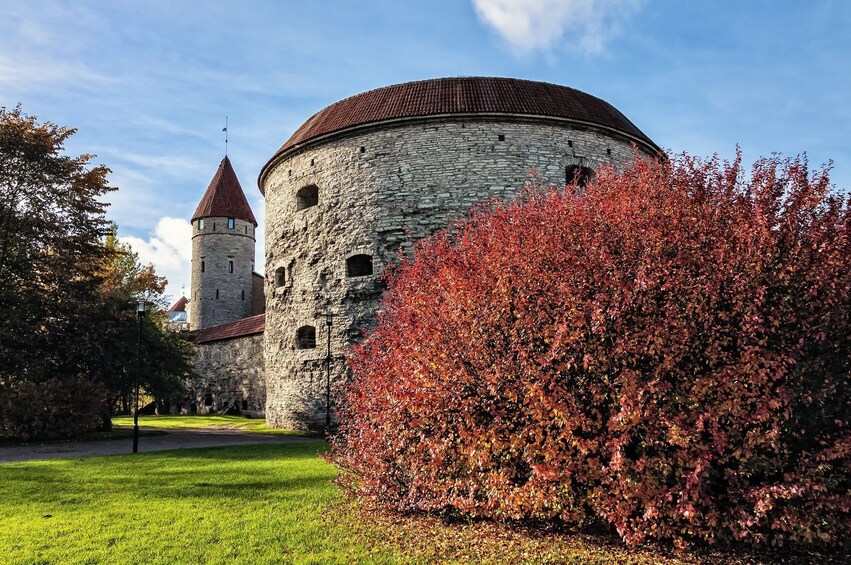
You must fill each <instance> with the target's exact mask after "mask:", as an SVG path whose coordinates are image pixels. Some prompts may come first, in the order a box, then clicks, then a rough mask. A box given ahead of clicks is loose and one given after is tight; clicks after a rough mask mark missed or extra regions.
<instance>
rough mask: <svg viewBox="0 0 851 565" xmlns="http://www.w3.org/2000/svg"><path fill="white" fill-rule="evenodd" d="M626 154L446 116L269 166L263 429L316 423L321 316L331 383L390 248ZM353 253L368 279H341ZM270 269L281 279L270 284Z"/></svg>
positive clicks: (366, 320) (617, 147)
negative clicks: (305, 340)
mask: <svg viewBox="0 0 851 565" xmlns="http://www.w3.org/2000/svg"><path fill="white" fill-rule="evenodd" d="M500 136H503V137H502V138H501V137H500ZM632 155H633V148H632V145H631V142H630V140H628V139H626V138H624V137H622V136H620V135H617V134H614V133H611V132H607V131H605V130H602V129H599V130H598V129H591V128H587V127H582V126H576V125H570V124H568V123H567V122H557V121H555V120H536V121H533V120H522V119H516V120H515V119H510V118H505V119H500V120H496V119H476V118H471V117H456V118H445V119H432V120H424V121H419V122H408V123H401V124H397V125H394V126H392V127H383V128H373V129H371V130H362V131H361V132H358V133H354V134H350V135H346V136H343V137H339V136H338V137H333V138H330V139H328V140H327V141H325V142H324V143H321V144H317V145H314V146H312V147H308V148H307V149H306V150H304V151H303V152H301V153H298V154H294V155H291V156H288V157H287V158H285V159H283V160H281V161H280V162H278V163H277V164H276V165H275V167H274V169H273V170H272V171H271V172H270V174H269V175H268V177H267V178H266V180H265V186H264V188H265V196H266V227H265V229H266V281H267V287H266V332H265V357H266V381H267V382H266V392H267V396H266V418H267V422H268V424H269V425H271V426H277V427H284V428H296V429H305V428H319V427H321V426H322V424H323V422H324V414H325V379H324V367H325V365H324V363H325V356H326V343H327V342H326V340H327V337H328V333H327V328H326V325H325V314H326V312H328V311H329V310H330V311H331V312H332V313H333V314H334V315H335V318H334V325H333V327H332V329H331V336H330V337H331V352H332V357H333V363H332V372H333V382H334V383H338V382H340V381H341V376H342V375H343V373H344V371H345V367H344V363H343V362H342V351H343V350H344V348H345V347H346V346H347V345H348V344H350V343H351V342H352V341H353V340H356V339H358V338H359V337H360V336H361V335H362V332H363V330H364V329H365V328H367V327H368V326H369V325H370V324H371V323H372V322H373V319H374V313H375V310H376V309H377V307H378V301H379V298H380V293H381V281H380V278H381V274H382V272H383V270H384V268H385V266H386V265H387V264H388V263H389V262H392V261H394V260H395V258H396V257H397V253H398V252H399V251H400V250H402V251H403V252H405V251H408V250H410V246H411V244H412V243H413V242H414V241H416V240H418V239H420V238H422V237H425V236H427V235H429V234H431V233H433V232H435V231H437V230H439V229H442V228H445V227H447V226H448V225H449V223H450V221H451V219H453V218H458V217H461V216H463V215H464V214H465V213H466V212H467V211H468V210H469V209H470V208H471V207H472V206H473V205H474V204H476V203H478V202H481V201H482V200H485V199H490V198H500V199H505V198H511V197H514V196H515V195H517V194H518V193H519V191H520V190H521V189H522V187H523V185H524V183H525V181H526V180H527V179H528V177H529V173H530V171H533V170H534V171H537V173H538V177H539V179H541V180H542V181H544V182H547V181H551V182H554V183H557V184H564V182H565V168H566V167H567V166H568V165H572V164H579V165H584V166H588V167H592V168H593V167H596V166H597V165H599V164H601V163H622V162H625V161H627V160H630V159H631V158H632ZM311 184H314V185H316V186H317V187H318V189H319V204H318V205H317V206H314V207H311V208H307V209H304V210H301V211H297V210H296V198H295V194H296V193H297V192H298V191H299V189H301V188H302V187H304V186H307V185H311ZM358 253H365V254H369V255H372V256H373V259H374V274H373V275H372V276H367V277H359V278H348V277H347V276H346V259H347V258H348V257H350V256H352V255H354V254H358ZM279 267H284V268H285V269H286V271H287V275H286V280H285V282H284V284H283V286H281V287H277V286H276V277H275V272H276V269H278V268H279ZM305 325H312V326H314V327H315V328H316V348H315V349H298V348H297V347H296V342H295V335H296V330H297V329H298V328H299V327H301V326H305Z"/></svg>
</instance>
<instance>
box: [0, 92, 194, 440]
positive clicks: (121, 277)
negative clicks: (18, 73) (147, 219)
mask: <svg viewBox="0 0 851 565" xmlns="http://www.w3.org/2000/svg"><path fill="white" fill-rule="evenodd" d="M74 132H75V130H74V129H70V128H65V127H61V126H57V125H55V124H52V123H50V122H45V123H41V124H40V123H38V121H37V119H36V118H35V117H34V116H27V115H26V114H24V113H23V112H22V111H21V108H20V106H18V107H16V108H14V109H11V110H9V109H7V108H0V436H9V437H17V438H21V439H31V438H43V437H68V436H73V435H77V434H80V433H82V432H85V431H88V430H91V429H93V428H94V427H96V426H99V425H101V424H102V423H103V422H108V421H109V420H108V417H109V415H110V414H111V412H112V407H113V406H114V405H115V403H116V400H117V399H118V398H120V397H121V396H122V395H124V396H126V391H127V389H128V386H129V385H128V382H130V380H131V379H133V378H135V373H134V371H135V359H136V338H137V331H138V326H137V320H136V315H135V303H136V298H137V297H138V296H140V295H141V296H144V297H146V300H147V301H148V302H149V304H150V305H151V306H152V307H151V308H150V310H151V311H150V312H149V313H148V314H147V315H146V316H145V318H144V319H143V324H142V355H143V356H144V359H145V363H144V364H143V367H145V372H144V373H143V378H142V382H143V386H144V389H145V390H146V391H147V392H148V393H149V394H151V395H152V396H155V397H157V398H161V399H170V398H171V397H173V396H176V395H178V394H179V390H180V382H182V377H184V376H185V375H186V374H187V372H188V371H191V363H190V356H191V347H190V346H189V345H188V344H186V343H185V342H183V341H182V340H180V339H179V337H178V336H177V334H174V333H171V332H167V331H164V319H163V306H164V304H163V303H162V292H163V289H164V287H165V279H163V278H162V277H158V276H157V275H156V273H155V272H154V269H153V266H150V265H149V266H147V267H145V266H142V265H140V264H139V261H138V257H137V256H136V255H135V254H134V253H133V252H132V250H130V249H129V248H128V247H126V246H123V245H121V244H120V243H119V242H118V240H117V238H116V235H115V226H114V225H113V224H111V223H110V222H109V221H108V220H107V219H106V217H105V210H106V206H107V204H106V203H105V202H104V201H103V198H104V196H106V195H107V194H108V193H109V192H111V191H113V190H115V189H114V188H113V187H110V186H109V185H108V183H107V174H108V173H109V169H107V168H106V167H105V166H102V165H100V166H90V164H89V163H90V161H91V159H92V158H93V156H91V155H80V156H76V157H74V156H69V155H67V154H65V152H64V144H65V141H66V140H67V139H68V138H69V137H70V136H71V135H73V134H74Z"/></svg>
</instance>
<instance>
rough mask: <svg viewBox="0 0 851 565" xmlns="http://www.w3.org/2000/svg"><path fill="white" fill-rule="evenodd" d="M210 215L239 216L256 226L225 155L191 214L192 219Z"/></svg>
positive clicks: (252, 214)
mask: <svg viewBox="0 0 851 565" xmlns="http://www.w3.org/2000/svg"><path fill="white" fill-rule="evenodd" d="M210 217H221V218H239V219H240V220H245V221H246V222H251V223H253V224H254V225H255V226H257V220H256V219H255V218H254V213H253V212H252V211H251V206H249V205H248V200H246V198H245V193H244V192H243V191H242V186H240V184H239V179H238V178H236V173H235V172H234V170H233V167H232V166H231V164H230V159H228V158H227V156H225V158H224V159H222V162H221V164H220V165H219V168H218V170H217V171H216V174H215V175H214V176H213V180H211V181H210V186H208V187H207V192H205V193H204V197H203V198H201V202H199V203H198V207H197V208H196V209H195V213H194V214H192V221H193V222H194V221H195V220H197V219H198V218H210Z"/></svg>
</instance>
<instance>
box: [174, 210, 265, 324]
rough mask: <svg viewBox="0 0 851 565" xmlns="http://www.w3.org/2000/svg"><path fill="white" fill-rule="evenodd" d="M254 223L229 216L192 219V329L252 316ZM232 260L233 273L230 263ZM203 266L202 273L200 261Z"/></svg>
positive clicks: (190, 310) (190, 319) (190, 314)
mask: <svg viewBox="0 0 851 565" xmlns="http://www.w3.org/2000/svg"><path fill="white" fill-rule="evenodd" d="M254 230H255V228H254V224H252V223H251V222H246V221H245V220H239V219H235V220H234V228H233V229H228V219H227V218H204V229H200V228H199V221H198V220H195V221H194V222H192V292H191V295H190V296H189V300H190V303H191V307H190V309H189V325H190V327H191V329H193V330H200V329H203V328H207V327H210V326H216V325H219V324H225V323H227V322H233V321H235V320H240V319H242V318H246V317H248V316H251V315H252V297H253V290H252V289H253V285H252V273H253V272H254ZM229 261H233V272H232V273H231V272H229V271H228V262H229ZM202 262H203V265H204V268H203V272H202V267H201V264H202Z"/></svg>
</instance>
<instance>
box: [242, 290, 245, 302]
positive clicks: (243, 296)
mask: <svg viewBox="0 0 851 565" xmlns="http://www.w3.org/2000/svg"><path fill="white" fill-rule="evenodd" d="M242 299H243V300H245V291H244V290H243V291H242Z"/></svg>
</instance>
